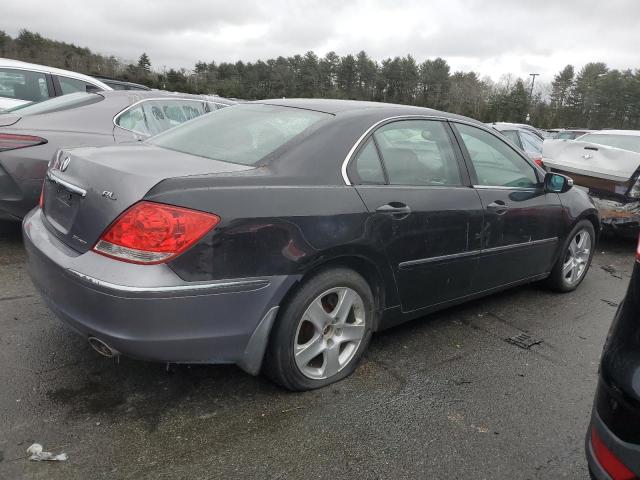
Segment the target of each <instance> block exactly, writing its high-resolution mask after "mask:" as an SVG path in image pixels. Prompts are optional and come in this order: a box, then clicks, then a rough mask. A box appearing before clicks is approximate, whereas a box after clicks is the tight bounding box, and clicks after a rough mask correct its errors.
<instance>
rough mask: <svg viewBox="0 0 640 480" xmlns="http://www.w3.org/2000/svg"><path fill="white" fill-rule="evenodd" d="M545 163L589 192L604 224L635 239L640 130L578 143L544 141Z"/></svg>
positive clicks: (639, 214)
mask: <svg viewBox="0 0 640 480" xmlns="http://www.w3.org/2000/svg"><path fill="white" fill-rule="evenodd" d="M542 161H543V162H544V165H545V167H546V168H548V169H549V170H551V171H552V172H557V173H563V174H565V175H568V176H570V177H571V178H573V181H574V182H575V184H576V185H579V186H581V187H582V188H583V189H585V190H588V192H589V194H590V195H591V198H592V199H593V200H594V202H595V204H596V205H597V207H598V210H599V212H600V217H601V220H602V224H603V226H604V227H605V228H611V229H613V230H615V231H618V232H621V233H622V232H624V231H629V233H632V234H634V235H635V233H637V231H638V229H640V130H600V131H596V132H590V133H587V134H586V135H582V136H581V137H578V138H577V139H576V140H549V139H547V140H545V142H544V145H543V148H542Z"/></svg>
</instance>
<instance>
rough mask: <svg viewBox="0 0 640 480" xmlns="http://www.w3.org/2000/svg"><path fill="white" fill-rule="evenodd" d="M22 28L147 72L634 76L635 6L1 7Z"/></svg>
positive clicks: (497, 1)
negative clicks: (145, 62)
mask: <svg viewBox="0 0 640 480" xmlns="http://www.w3.org/2000/svg"><path fill="white" fill-rule="evenodd" d="M3 3H5V5H4V7H3V8H2V15H1V16H0V30H5V31H6V32H7V33H9V34H10V35H12V36H15V35H16V34H17V33H18V31H19V30H20V29H22V28H27V29H29V30H32V31H35V32H39V33H41V34H42V35H44V36H47V37H50V38H53V39H56V40H61V41H65V42H72V43H75V44H77V45H80V46H87V47H89V48H91V49H92V50H94V51H96V52H99V53H103V54H108V55H115V56H116V57H121V58H124V59H127V60H133V59H137V58H138V56H139V55H140V53H142V52H143V51H144V52H147V53H148V55H149V57H150V58H151V62H152V66H153V68H154V69H158V70H161V69H162V68H163V66H165V65H166V66H167V68H168V67H184V68H187V69H191V68H193V65H194V63H195V62H196V61H198V60H204V61H207V62H210V61H212V60H215V61H216V62H220V61H236V60H243V61H254V60H257V59H267V58H272V57H276V56H278V55H283V56H289V55H294V54H296V53H300V54H304V53H305V52H306V51H308V50H314V51H315V52H316V53H317V54H318V55H320V56H322V55H324V54H325V53H327V52H328V51H330V50H334V51H336V52H337V53H338V54H340V55H345V54H347V53H353V54H355V53H357V52H358V51H360V50H365V51H367V53H369V54H370V55H371V56H372V57H373V58H374V59H376V60H382V59H384V58H387V57H393V56H403V55H406V54H408V53H410V54H412V55H413V56H414V57H415V58H416V60H417V61H418V62H421V61H423V60H424V59H426V58H435V57H437V56H440V57H443V58H445V59H446V60H447V61H448V62H449V64H450V65H451V66H452V69H454V70H473V71H476V72H478V73H480V74H481V75H488V76H490V77H492V78H494V79H496V80H497V79H499V77H500V76H501V75H503V74H505V73H513V74H515V75H518V76H526V75H528V74H529V73H531V72H535V73H541V74H542V75H543V77H542V78H543V79H545V80H547V81H548V80H550V79H551V78H552V77H553V74H555V73H556V72H557V71H558V70H560V69H561V68H562V67H564V65H566V64H568V63H571V64H573V65H576V66H578V67H579V66H581V65H583V64H585V63H586V62H589V61H604V62H606V63H607V64H608V65H609V66H610V67H615V68H628V67H632V68H640V48H639V47H640V28H639V27H638V20H639V19H640V0H597V1H594V0H535V1H523V0H520V1H517V0H394V1H381V0H314V1H308V0H298V1H293V0H262V1H254V0H227V1H218V0H183V1H179V0H130V1H127V2H119V1H117V0H112V1H109V2H79V1H77V0H76V1H71V0H57V1H55V2H43V1H41V0H20V1H11V0H3Z"/></svg>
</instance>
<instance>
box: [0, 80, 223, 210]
mask: <svg viewBox="0 0 640 480" xmlns="http://www.w3.org/2000/svg"><path fill="white" fill-rule="evenodd" d="M232 103H233V102H230V101H228V100H226V99H223V98H218V97H203V96H197V95H189V94H176V93H169V92H158V91H154V92H142V91H140V92H131V91H129V92H124V91H104V92H100V93H80V92H78V93H73V94H70V95H65V96H62V97H55V98H52V99H50V100H47V101H44V102H39V103H33V104H26V105H22V106H19V107H15V108H14V109H11V110H9V111H8V112H5V113H3V114H0V218H3V219H14V220H16V219H18V220H19V219H21V218H22V217H24V216H25V215H26V214H27V212H28V211H29V210H31V209H32V208H33V207H35V206H36V205H37V204H38V197H39V196H40V190H41V187H42V181H43V179H44V176H45V172H46V170H47V163H48V162H49V160H51V158H52V157H53V156H54V154H55V152H56V151H57V150H58V149H59V148H61V147H64V146H69V147H70V146H84V145H94V146H97V145H113V144H114V143H123V142H131V141H137V140H142V139H145V138H148V137H150V136H151V135H155V134H157V133H160V132H162V131H164V130H166V129H168V128H171V127H174V126H176V125H179V124H180V123H183V122H185V121H187V120H190V119H192V118H195V117H197V116H199V115H202V114H203V113H207V112H211V111H214V110H216V109H218V108H222V107H225V106H227V105H229V104H232Z"/></svg>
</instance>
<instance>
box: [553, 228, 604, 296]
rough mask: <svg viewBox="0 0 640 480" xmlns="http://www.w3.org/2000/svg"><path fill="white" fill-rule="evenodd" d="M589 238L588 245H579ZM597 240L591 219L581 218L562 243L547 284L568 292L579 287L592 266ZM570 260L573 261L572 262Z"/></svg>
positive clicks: (556, 289) (554, 289)
mask: <svg viewBox="0 0 640 480" xmlns="http://www.w3.org/2000/svg"><path fill="white" fill-rule="evenodd" d="M587 235H588V237H587ZM587 240H588V242H589V245H588V246H587V245H585V244H583V245H582V247H580V246H579V245H578V242H580V241H584V242H587ZM595 241H596V233H595V230H594V228H593V224H592V223H591V222H590V221H589V220H580V221H579V222H578V223H577V224H576V225H575V226H574V227H573V228H572V229H571V233H569V235H567V238H566V240H565V242H564V244H563V245H562V250H561V253H560V255H559V256H558V260H557V261H556V264H555V265H554V267H553V270H552V271H551V275H549V277H548V278H547V279H546V284H547V286H548V287H549V288H550V289H551V290H553V291H556V292H560V293H566V292H572V291H573V290H575V289H576V288H578V285H580V284H581V283H582V280H584V277H586V276H587V272H588V271H589V267H590V266H591V260H592V259H593V252H594V250H595ZM570 262H573V263H572V264H570Z"/></svg>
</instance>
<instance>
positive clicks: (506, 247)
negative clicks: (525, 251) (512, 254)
mask: <svg viewBox="0 0 640 480" xmlns="http://www.w3.org/2000/svg"><path fill="white" fill-rule="evenodd" d="M557 242H558V237H551V238H543V239H542V240H532V241H530V242H523V243H514V244H511V245H503V246H501V247H492V248H485V249H484V250H482V253H495V252H503V251H505V250H512V249H514V248H520V247H530V246H533V245H543V244H545V243H557Z"/></svg>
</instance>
